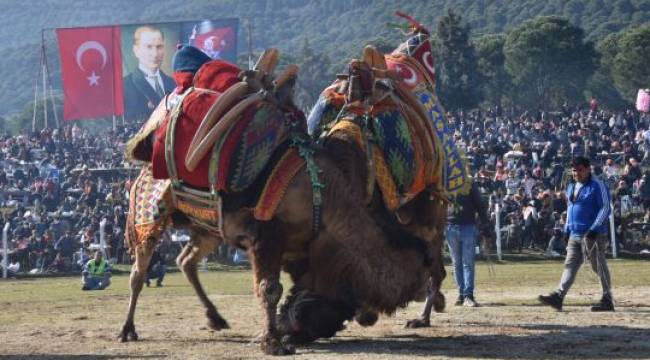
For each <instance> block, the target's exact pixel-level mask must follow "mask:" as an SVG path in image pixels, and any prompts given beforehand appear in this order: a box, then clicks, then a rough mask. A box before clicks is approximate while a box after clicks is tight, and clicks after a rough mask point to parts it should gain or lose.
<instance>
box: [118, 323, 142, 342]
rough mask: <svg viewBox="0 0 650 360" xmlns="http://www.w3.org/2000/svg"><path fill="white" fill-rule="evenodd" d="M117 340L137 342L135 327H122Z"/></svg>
mask: <svg viewBox="0 0 650 360" xmlns="http://www.w3.org/2000/svg"><path fill="white" fill-rule="evenodd" d="M118 338H119V339H120V342H127V341H137V340H138V333H136V332H135V326H134V325H128V324H127V325H124V327H123V328H122V332H120V336H119V337H118Z"/></svg>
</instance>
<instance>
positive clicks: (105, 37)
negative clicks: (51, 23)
mask: <svg viewBox="0 0 650 360" xmlns="http://www.w3.org/2000/svg"><path fill="white" fill-rule="evenodd" d="M56 32H57V37H58V40H59V55H60V57H61V75H62V77H63V94H64V102H63V118H64V119H65V120H77V119H92V118H98V117H104V116H112V115H122V114H123V113H124V104H123V99H122V98H123V95H122V60H121V59H122V54H121V50H120V28H119V27H117V26H105V27H92V28H74V29H57V30H56Z"/></svg>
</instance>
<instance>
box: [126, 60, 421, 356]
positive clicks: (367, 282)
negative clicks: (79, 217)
mask: <svg viewBox="0 0 650 360" xmlns="http://www.w3.org/2000/svg"><path fill="white" fill-rule="evenodd" d="M275 64H277V52H276V51H268V52H265V54H264V55H263V56H262V58H261V59H260V61H258V66H256V68H255V69H254V70H253V71H244V72H240V73H239V74H238V75H236V76H235V77H232V78H228V81H230V80H232V79H234V81H235V83H233V82H228V81H225V82H224V81H221V80H223V79H221V80H220V81H221V82H220V84H222V85H223V84H226V85H224V86H223V88H219V89H210V88H208V89H207V90H206V89H204V90H196V89H201V83H200V82H199V80H200V79H201V78H202V77H203V75H205V76H208V77H209V75H210V72H209V71H208V70H205V71H204V69H205V68H208V69H209V68H210V67H213V69H212V70H214V68H217V70H215V71H216V73H219V71H221V70H219V69H221V68H223V67H227V66H230V65H223V64H215V63H214V62H208V63H206V64H205V65H203V67H201V69H199V71H198V72H197V73H196V75H194V74H191V75H190V76H188V77H187V78H186V79H193V81H194V82H193V84H194V85H193V87H192V88H191V89H190V88H188V91H192V90H193V89H194V88H196V89H195V90H194V91H199V92H200V93H199V94H198V95H197V96H195V97H194V98H190V97H189V95H187V97H182V96H181V97H180V98H179V99H164V100H163V102H164V104H163V103H161V104H160V105H159V108H157V109H156V111H154V115H152V119H150V121H149V122H148V123H147V124H145V126H144V127H143V131H144V133H142V131H141V135H142V136H139V138H138V139H137V140H138V141H137V143H136V144H135V145H133V144H130V146H129V147H130V148H131V149H132V150H133V153H134V154H135V153H137V154H138V155H137V156H136V158H139V159H140V160H144V161H145V162H147V165H145V166H144V167H143V169H142V172H141V174H140V176H139V177H138V179H137V180H136V181H135V183H134V185H133V186H132V188H131V204H130V214H135V215H134V216H136V215H138V214H139V213H138V211H139V209H142V208H146V209H147V210H151V209H152V208H151V207H150V206H151V201H150V200H151V198H150V197H149V198H148V200H149V202H146V201H145V200H146V199H147V195H150V194H156V196H155V199H154V200H156V201H157V202H155V201H154V203H155V204H154V210H156V216H155V218H154V221H153V222H152V223H151V224H147V226H146V227H140V228H135V229H134V226H135V225H137V220H133V219H130V220H129V223H128V224H127V227H129V229H127V232H128V233H129V237H128V242H129V245H130V248H131V249H132V251H133V254H134V257H135V261H134V264H133V267H132V270H131V276H130V286H131V297H130V301H129V310H128V313H127V319H126V321H125V323H124V325H123V327H122V331H121V333H120V336H119V338H120V340H121V341H129V340H137V339H138V334H137V332H136V330H135V324H134V316H135V309H136V305H137V300H138V297H139V294H140V292H141V289H142V285H143V281H144V276H145V274H146V269H147V266H148V263H149V261H150V259H151V255H152V249H153V247H155V244H156V243H157V242H158V241H159V238H160V234H161V233H162V231H163V230H164V229H165V228H167V227H169V226H174V227H188V228H189V229H190V230H191V236H192V240H191V242H190V244H188V245H187V246H186V247H185V248H184V249H183V251H182V252H181V254H180V255H179V257H178V258H177V263H178V265H179V267H180V269H181V270H182V271H183V273H184V274H185V276H186V278H187V279H188V281H189V282H190V283H191V284H192V286H193V287H194V289H195V291H196V293H197V295H198V297H199V299H200V301H201V303H202V305H203V306H204V308H205V309H206V316H207V318H208V325H209V326H210V328H212V329H214V330H223V329H227V328H228V327H229V326H228V323H227V321H226V320H225V319H224V318H223V317H222V316H221V315H220V313H219V312H218V311H217V308H216V306H215V305H214V304H213V303H212V302H211V301H210V300H209V299H208V297H207V295H206V294H205V291H204V290H203V288H202V286H201V284H200V282H199V279H198V276H197V263H198V261H199V260H200V259H202V258H203V257H204V256H205V255H207V254H209V253H210V252H212V251H213V250H214V249H215V247H216V246H218V245H220V244H222V243H225V244H228V245H230V246H235V247H238V248H241V249H245V250H246V251H247V253H248V256H249V259H250V262H251V265H252V270H253V274H254V292H255V294H256V296H257V297H258V299H259V300H260V304H261V307H262V310H263V312H264V320H265V321H264V327H263V331H262V335H261V336H260V346H261V349H262V351H263V352H264V353H266V354H270V355H287V354H292V353H294V352H295V347H294V345H293V344H292V343H289V342H287V341H282V335H283V334H285V333H286V332H285V331H282V329H280V328H279V326H278V320H277V305H278V302H279V300H280V298H281V295H282V292H283V288H282V285H281V284H280V281H279V277H280V271H281V270H282V269H284V270H285V271H287V272H288V273H289V274H290V275H291V278H292V279H293V280H294V281H296V282H297V284H298V288H296V289H300V287H304V289H306V290H307V291H308V292H309V294H311V295H310V296H312V297H316V298H318V299H321V300H322V304H323V305H324V306H323V307H321V308H320V309H319V311H324V310H327V309H330V310H331V316H332V321H331V322H329V323H327V324H323V325H322V326H321V327H320V329H318V335H319V336H323V335H322V334H332V335H333V334H334V333H335V332H336V331H338V330H340V328H341V326H342V325H341V324H342V323H343V321H345V320H348V319H350V318H351V317H352V316H353V315H354V314H358V313H361V314H363V311H362V310H363V309H365V308H369V309H376V310H378V311H383V312H389V313H390V312H394V311H395V309H396V308H397V307H399V306H404V305H405V304H406V303H407V302H408V301H411V300H413V299H418V298H423V297H424V293H425V286H424V283H425V280H426V277H425V273H426V272H425V271H423V269H426V268H429V267H430V263H431V259H430V256H429V254H428V253H427V252H426V251H423V249H425V244H424V242H423V240H422V239H420V238H418V237H417V236H415V235H412V234H409V233H407V232H405V231H403V229H402V227H401V226H398V224H397V223H396V222H394V221H391V220H390V219H387V220H388V221H381V222H378V221H377V219H376V218H374V217H373V216H372V214H371V213H370V212H369V210H368V208H367V207H366V206H365V203H364V202H363V201H361V200H362V198H363V195H364V194H363V193H361V192H359V191H357V189H355V188H351V187H350V182H351V180H350V179H349V178H348V177H347V176H346V174H344V173H343V172H342V171H341V170H340V169H339V167H338V165H337V164H336V163H335V161H336V159H335V158H334V157H333V156H331V155H330V154H328V152H326V151H318V149H314V147H313V146H312V145H311V143H310V142H309V138H308V135H307V133H306V126H305V119H304V115H302V113H301V112H300V111H297V110H296V108H295V106H294V105H293V102H292V99H291V98H292V88H293V84H294V82H295V75H296V73H297V70H296V69H295V68H291V69H290V70H287V71H285V73H284V74H282V75H280V76H279V77H278V78H274V76H273V69H274V67H275ZM206 73H207V74H208V75H206ZM287 73H289V74H288V75H287ZM177 78H180V76H179V77H177ZM197 82H198V83H197ZM242 83H243V85H242ZM203 85H205V84H203ZM208 87H209V86H208ZM242 88H243V89H244V90H242ZM246 89H247V91H246ZM201 91H202V92H201ZM234 91H236V93H237V96H234V95H232V94H233V92H234ZM216 94H221V96H220V97H219V98H218V99H217V100H214V101H212V100H210V99H208V100H210V101H207V100H206V98H209V97H216V96H217V95H216ZM183 96H185V95H183ZM251 98H254V100H250V99H251ZM187 99H190V100H187ZM219 99H227V101H226V102H230V103H229V104H224V101H220V100H219ZM192 101H196V102H192ZM199 101H206V103H207V104H208V107H209V108H204V109H198V108H196V107H194V105H193V104H197V103H198V102H199ZM242 103H243V104H245V105H241V104H242ZM170 104H172V105H171V106H172V107H171V108H167V106H170ZM197 106H198V105H197ZM228 109H230V110H228ZM156 114H157V115H156ZM156 116H157V117H156ZM258 117H259V118H261V122H260V123H261V124H266V125H268V126H276V128H274V130H273V131H280V132H281V131H282V130H277V129H282V126H285V125H286V126H289V130H288V131H287V134H286V138H285V139H284V140H283V141H281V142H280V141H278V143H277V144H276V146H275V147H273V148H272V149H270V151H267V152H265V153H263V154H262V155H267V156H266V160H267V161H266V164H265V165H264V166H263V167H261V168H260V170H259V173H258V174H257V175H256V176H254V177H249V178H250V179H252V180H251V182H250V183H248V184H247V185H246V187H245V188H244V189H243V190H236V191H234V190H232V189H230V188H228V186H233V187H234V185H232V184H234V183H235V182H232V181H231V182H227V183H226V185H224V186H225V187H224V188H222V189H217V185H215V184H217V182H212V180H214V178H215V177H219V175H222V173H216V174H215V173H214V172H212V171H213V170H215V169H219V170H220V171H222V170H224V168H213V167H212V166H210V167H208V166H205V168H206V169H208V168H209V169H210V171H211V172H207V177H209V178H210V184H209V188H207V189H206V188H201V187H197V186H196V185H195V184H191V181H197V180H196V179H197V177H196V176H195V175H196V174H197V173H198V172H199V171H200V169H201V166H202V165H201V163H202V161H204V160H205V159H209V158H210V157H211V156H213V155H214V154H222V153H223V152H224V151H226V149H227V144H229V142H228V141H229V140H228V139H241V138H242V137H241V136H239V137H235V138H230V137H229V134H231V132H235V131H236V130H235V129H237V127H238V126H239V125H238V124H245V122H246V121H249V122H251V121H253V120H251V119H257V118H258ZM175 123H178V124H179V125H178V126H181V127H180V128H178V129H177V128H175V127H174V126H175ZM192 124H193V125H192ZM206 124H207V125H206ZM182 126H189V127H190V128H191V127H192V126H194V127H193V128H192V130H194V131H193V133H194V134H195V135H194V136H193V137H192V140H191V142H189V141H186V142H185V145H187V144H188V143H189V146H186V147H185V148H183V145H182V144H183V141H184V140H189V139H182V138H179V137H178V135H179V134H187V133H183V131H186V130H187V128H185V129H183V128H182ZM243 126H244V125H242V127H243ZM164 128H165V129H166V131H167V132H166V133H165V132H161V131H162V129H164ZM257 130H259V129H256V131H257ZM154 131H155V132H154ZM151 134H154V135H155V137H154V138H152V136H151ZM170 134H171V135H170ZM170 136H171V137H170ZM174 136H176V139H175V140H174ZM163 137H164V139H163ZM161 139H163V140H161ZM157 141H159V142H158V143H157ZM160 141H164V144H165V146H164V147H163V149H162V150H160V148H158V150H157V148H156V146H157V145H156V144H160ZM174 141H176V143H175V142H174ZM152 144H153V145H152ZM170 144H171V145H172V146H171V147H170V146H169V145H170ZM174 144H175V146H174ZM179 144H181V145H179ZM210 149H220V150H221V152H218V151H213V154H212V155H211V154H210V151H209V150H210ZM156 151H159V152H160V151H162V152H163V153H164V159H165V160H166V164H165V166H166V169H167V175H168V176H169V177H170V180H165V179H164V178H163V179H160V175H156V171H160V169H158V170H156V164H157V161H159V160H160V159H159V158H157V157H156ZM257 156H261V155H260V154H259V153H257ZM291 156H293V159H295V158H299V159H300V161H301V163H300V165H299V166H296V165H295V164H296V161H294V162H293V163H292V162H290V161H288V160H286V159H292V157H291ZM220 160H221V163H220V164H223V163H224V160H223V159H220ZM226 160H229V159H226ZM285 160H286V161H285ZM226 162H227V161H226ZM287 164H289V165H287ZM292 166H293V167H292ZM190 169H199V170H196V171H192V170H190ZM227 170H228V169H227V168H225V170H224V171H227ZM156 177H158V179H156ZM241 178H243V177H241ZM249 178H247V179H249ZM199 180H204V179H199ZM226 180H228V181H230V180H231V179H230V178H228V179H226ZM278 184H279V185H278ZM192 185H193V186H192ZM222 185H223V184H222ZM268 189H279V190H277V191H278V193H279V194H280V195H281V196H276V197H272V196H269V197H265V196H266V195H267V194H268V192H267V190H268ZM188 199H191V200H194V201H195V203H194V204H197V203H200V204H202V205H204V206H195V205H192V206H190V205H188V204H187V203H186V202H185V201H187V200H188ZM260 199H266V200H268V199H270V200H269V201H268V202H269V203H271V204H272V205H273V206H270V207H269V206H266V207H265V206H261V205H268V204H267V203H266V202H264V201H261V200H260ZM156 204H158V205H156ZM160 204H162V205H160ZM148 206H149V207H148ZM269 208H271V210H269ZM132 220H133V221H132ZM309 279H311V281H310V280H309ZM376 284H382V287H381V288H379V287H377V286H376ZM298 292H299V291H298V290H296V291H292V296H293V297H294V298H295V297H296V294H297V293H298ZM333 304H336V306H333ZM342 309H343V310H342ZM330 336H331V335H330Z"/></svg>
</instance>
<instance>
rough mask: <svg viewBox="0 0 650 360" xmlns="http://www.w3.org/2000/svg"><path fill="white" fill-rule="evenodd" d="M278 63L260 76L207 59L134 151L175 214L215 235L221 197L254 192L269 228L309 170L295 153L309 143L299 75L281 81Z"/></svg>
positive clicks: (181, 74) (273, 60)
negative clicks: (165, 183) (166, 187)
mask: <svg viewBox="0 0 650 360" xmlns="http://www.w3.org/2000/svg"><path fill="white" fill-rule="evenodd" d="M192 49H193V48H190V51H191V52H195V50H192ZM181 51H183V50H181ZM277 58H278V53H277V50H275V49H271V50H268V51H266V52H265V53H264V54H263V55H262V57H261V58H260V60H259V61H258V63H257V65H256V68H255V69H254V70H248V71H242V70H240V69H239V68H238V67H237V66H235V65H233V64H230V63H228V62H225V61H221V60H213V61H211V60H209V59H206V61H203V62H201V63H199V64H196V66H194V69H193V70H192V71H178V72H175V74H174V75H175V79H176V81H177V85H178V87H177V89H176V91H175V94H173V95H172V96H169V97H167V98H166V99H163V102H161V104H160V105H159V106H158V108H157V109H156V110H155V111H154V113H153V115H152V116H151V118H150V119H149V121H148V122H147V123H146V124H145V125H144V126H143V127H142V129H141V131H140V132H139V134H138V135H136V137H135V138H134V139H133V140H132V142H130V144H129V146H128V147H127V149H128V151H129V153H128V154H127V156H129V157H130V158H135V159H140V160H145V161H147V160H150V161H151V172H150V175H148V176H149V177H151V178H152V179H155V180H164V179H169V180H170V183H171V194H172V196H171V198H172V206H173V208H175V209H177V210H180V211H181V212H184V213H186V214H187V215H190V217H191V218H192V219H193V221H195V222H196V223H197V224H199V225H204V226H205V227H206V228H209V229H210V230H217V231H218V230H219V228H220V223H219V222H220V219H221V215H220V209H221V198H220V195H219V194H220V193H221V194H223V193H242V192H246V191H252V192H253V193H255V194H256V196H255V197H256V201H257V204H256V205H255V216H256V218H257V219H259V220H269V219H270V218H271V217H272V216H273V214H274V211H275V208H276V207H277V205H278V204H279V202H280V200H281V198H282V195H283V194H284V191H285V190H286V188H287V186H288V183H289V181H290V180H291V179H292V178H293V176H294V175H295V174H296V173H297V172H298V170H299V169H300V168H302V166H303V165H304V164H305V161H304V160H303V158H301V157H300V156H298V149H297V147H296V146H294V145H295V144H297V143H300V141H298V140H297V139H299V138H300V137H301V135H306V128H305V119H304V115H303V114H302V113H301V112H300V111H299V110H297V109H296V108H295V106H293V103H292V102H291V94H292V92H291V88H292V86H293V84H294V82H295V77H296V75H297V67H295V66H289V67H287V69H286V70H285V72H284V73H283V74H281V75H280V76H279V77H278V78H275V77H274V76H273V74H272V73H273V69H274V68H275V66H276V65H277ZM148 146H150V147H151V151H150V152H151V155H150V158H149V159H147V155H146V154H147V151H144V150H143V149H146V148H147V147H148ZM143 154H144V155H143ZM263 173H264V175H266V177H264V179H261V180H260V176H261V175H262V174H263ZM252 188H254V189H252Z"/></svg>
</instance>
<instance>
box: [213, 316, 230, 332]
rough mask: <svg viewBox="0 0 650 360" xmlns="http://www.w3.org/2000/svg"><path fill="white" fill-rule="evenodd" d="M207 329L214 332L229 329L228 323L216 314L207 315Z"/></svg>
mask: <svg viewBox="0 0 650 360" xmlns="http://www.w3.org/2000/svg"><path fill="white" fill-rule="evenodd" d="M208 327H209V328H210V329H212V330H214V331H220V330H224V329H230V325H228V322H227V321H226V320H225V319H224V318H222V317H221V315H219V314H218V313H216V314H208Z"/></svg>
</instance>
